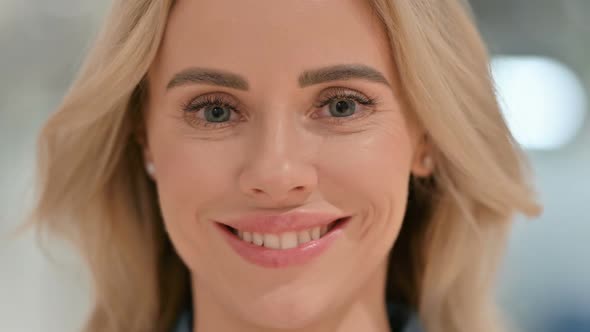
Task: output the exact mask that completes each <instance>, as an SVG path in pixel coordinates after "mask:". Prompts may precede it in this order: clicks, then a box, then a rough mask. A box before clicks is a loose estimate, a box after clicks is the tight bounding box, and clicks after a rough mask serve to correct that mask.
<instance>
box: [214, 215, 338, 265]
mask: <svg viewBox="0 0 590 332" xmlns="http://www.w3.org/2000/svg"><path fill="white" fill-rule="evenodd" d="M349 221H350V217H346V218H345V219H344V220H343V221H342V222H340V223H338V224H337V225H335V226H334V227H333V228H332V229H331V230H330V231H328V233H326V234H324V236H322V237H321V238H319V239H318V240H312V241H309V242H306V243H304V244H300V245H299V246H297V247H295V248H291V249H271V248H266V247H263V246H258V245H256V244H253V243H249V242H246V241H243V240H241V239H240V238H239V237H238V236H237V235H235V234H234V233H232V231H231V230H230V229H228V228H227V227H226V226H225V225H224V224H221V223H217V222H216V223H215V226H216V227H217V229H219V230H220V231H221V234H222V236H223V238H224V239H225V240H226V241H227V242H228V243H229V245H230V247H231V248H232V249H233V250H235V251H236V253H237V254H238V255H240V256H241V257H242V258H244V259H245V260H246V261H248V262H250V263H253V264H256V265H259V266H262V267H267V268H282V267H287V266H292V265H302V264H305V263H307V262H309V261H310V260H312V259H314V258H315V257H318V256H319V255H321V254H322V253H323V252H324V251H325V250H326V249H327V248H328V247H329V246H330V245H331V244H332V243H334V241H335V240H336V239H337V238H338V237H339V236H340V235H342V233H343V230H344V227H345V226H346V225H348V222H349ZM249 225H251V224H249ZM256 225H258V226H260V225H268V224H265V223H263V224H256ZM255 228H256V227H255ZM298 228H300V227H298ZM304 228H305V227H304ZM275 230H276V229H275Z"/></svg>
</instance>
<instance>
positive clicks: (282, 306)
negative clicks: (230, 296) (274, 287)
mask: <svg viewBox="0 0 590 332" xmlns="http://www.w3.org/2000/svg"><path fill="white" fill-rule="evenodd" d="M280 293H281V295H280V296H275V295H266V296H265V295H262V296H261V297H260V299H259V300H258V301H254V302H252V301H244V302H242V303H244V305H241V307H242V308H241V310H240V311H241V312H243V319H245V320H246V321H248V322H250V323H252V324H253V325H258V326H260V327H265V328H273V329H300V328H305V327H307V326H309V325H312V324H313V323H314V322H317V321H319V320H322V317H324V315H326V311H327V310H328V309H329V308H330V306H328V305H327V304H328V301H326V299H325V298H322V297H321V295H320V296H317V295H316V296H312V295H311V294H307V293H299V294H297V295H295V294H292V295H289V294H285V293H283V292H280ZM324 301H325V302H324Z"/></svg>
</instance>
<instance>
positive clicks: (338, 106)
mask: <svg viewBox="0 0 590 332" xmlns="http://www.w3.org/2000/svg"><path fill="white" fill-rule="evenodd" d="M377 103H378V102H377V98H376V97H367V96H366V95H364V94H362V93H361V92H359V91H356V90H351V89H346V88H334V89H331V90H328V91H327V92H326V93H325V94H324V95H323V96H321V99H320V101H319V102H318V103H317V104H316V105H315V106H316V107H317V108H320V109H321V110H320V112H319V113H320V114H321V113H324V114H325V112H326V111H327V113H328V115H321V116H317V115H314V118H318V117H319V118H325V121H328V122H338V123H341V122H344V121H349V120H352V119H356V118H358V117H362V116H365V115H368V114H370V113H371V112H372V111H373V108H374V107H375V105H377ZM326 106H327V107H326ZM324 108H326V109H324Z"/></svg>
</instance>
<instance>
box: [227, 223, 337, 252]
mask: <svg viewBox="0 0 590 332" xmlns="http://www.w3.org/2000/svg"><path fill="white" fill-rule="evenodd" d="M327 232H328V225H324V226H317V227H314V228H311V229H308V230H303V231H299V232H285V233H281V234H261V233H255V232H244V231H240V230H237V235H238V237H239V238H240V239H242V240H243V241H245V242H248V243H253V244H255V245H257V246H263V247H267V248H271V249H291V248H295V247H297V246H298V245H301V244H304V243H307V242H309V241H313V240H318V239H320V238H321V237H322V236H324V235H325V234H326V233H327Z"/></svg>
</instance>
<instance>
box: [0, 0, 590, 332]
mask: <svg viewBox="0 0 590 332" xmlns="http://www.w3.org/2000/svg"><path fill="white" fill-rule="evenodd" d="M470 2H471V4H472V6H473V10H474V13H475V16H476V17H477V19H478V25H479V28H480V30H481V32H482V34H483V37H484V39H485V40H486V42H487V43H488V46H489V49H490V51H491V53H492V54H493V61H492V63H491V66H492V69H493V73H494V77H495V80H496V84H497V88H498V96H499V98H500V100H501V103H502V106H503V111H504V112H505V114H506V117H507V120H508V122H509V126H510V128H511V130H512V131H513V133H514V135H515V136H516V138H517V139H518V140H519V142H520V143H521V144H522V145H523V146H525V148H526V149H527V154H528V156H529V158H530V160H531V163H532V166H533V169H534V172H535V178H536V181H537V183H538V191H539V195H540V197H541V200H542V202H543V204H544V206H545V211H544V214H543V215H542V216H541V217H540V218H538V219H535V220H525V219H522V218H518V219H517V220H516V223H515V227H514V231H513V233H512V235H511V239H510V245H509V248H508V252H507V257H506V260H505V264H504V265H503V267H502V271H501V283H500V284H499V287H498V294H499V296H498V298H499V301H500V303H501V306H502V308H503V309H504V311H505V312H506V313H507V314H508V316H509V318H510V319H512V321H513V323H514V325H515V326H516V327H518V330H519V331H524V332H529V331H530V332H532V331H535V332H590V213H589V212H588V208H589V207H590V175H589V174H588V173H589V171H590V109H589V103H588V98H589V97H588V96H589V95H590V23H589V22H590V20H589V19H588V17H589V16H590V0H561V1H555V0H493V1H492V0H471V1H470ZM107 5H108V2H107V1H92V0H76V1H74V0H53V1H42V0H27V1H24V0H0V331H1V332H5V331H6V332H21V331H22V332H37V331H43V332H64V331H65V332H70V331H71V332H73V331H78V330H79V326H80V324H81V323H82V322H83V318H84V314H85V313H86V312H87V310H88V309H89V305H88V302H89V295H88V290H89V285H88V281H87V275H86V274H85V272H84V271H83V270H82V269H81V268H80V265H79V263H78V262H77V261H76V258H75V255H73V254H72V253H71V252H70V251H69V250H68V249H67V248H64V247H58V246H55V247H53V246H52V248H51V249H52V250H51V252H52V253H57V254H58V255H57V256H59V260H58V261H57V262H55V261H51V260H50V259H49V258H48V257H46V256H45V255H44V254H43V253H42V252H41V251H40V250H39V248H38V246H37V245H36V244H35V239H34V237H33V235H32V234H27V235H25V236H23V237H19V238H17V239H15V240H8V239H7V238H6V237H5V234H7V233H8V232H9V231H10V230H12V229H13V228H14V227H15V226H17V225H18V224H19V223H20V221H21V218H22V217H23V216H24V214H25V211H26V208H27V206H28V205H27V204H29V203H30V197H31V186H32V183H33V180H32V174H33V169H34V141H35V136H36V134H37V132H38V130H39V128H40V126H41V124H42V123H43V121H44V120H45V119H46V118H47V116H48V115H49V114H50V113H51V112H52V110H53V109H54V108H55V107H56V106H57V105H58V103H59V101H60V99H61V97H62V96H63V95H64V93H65V91H66V90H67V88H68V86H69V84H70V82H71V80H72V78H73V75H74V74H75V72H76V70H77V68H78V66H79V65H80V62H81V61H82V59H83V56H84V54H85V52H86V50H87V48H88V46H89V45H90V44H91V42H92V39H93V37H94V35H95V33H96V30H97V29H98V26H99V24H100V21H101V19H102V17H103V15H104V13H105V12H106V8H107Z"/></svg>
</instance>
